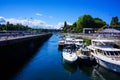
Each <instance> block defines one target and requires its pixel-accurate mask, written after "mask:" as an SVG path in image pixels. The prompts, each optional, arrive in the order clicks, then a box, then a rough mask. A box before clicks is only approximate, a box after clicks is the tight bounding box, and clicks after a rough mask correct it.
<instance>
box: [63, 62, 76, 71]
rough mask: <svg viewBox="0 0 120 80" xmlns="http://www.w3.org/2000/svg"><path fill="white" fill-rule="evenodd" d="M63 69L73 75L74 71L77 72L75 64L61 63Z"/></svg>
mask: <svg viewBox="0 0 120 80" xmlns="http://www.w3.org/2000/svg"><path fill="white" fill-rule="evenodd" d="M63 67H64V69H65V70H66V71H67V72H69V73H75V72H76V70H77V64H76V63H74V64H69V63H67V62H65V61H63Z"/></svg>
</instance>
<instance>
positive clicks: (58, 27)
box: [55, 22, 72, 29]
mask: <svg viewBox="0 0 120 80" xmlns="http://www.w3.org/2000/svg"><path fill="white" fill-rule="evenodd" d="M67 24H68V25H71V24H72V23H70V22H67ZM63 27H64V22H59V23H58V24H57V25H56V26H55V29H61V28H63Z"/></svg>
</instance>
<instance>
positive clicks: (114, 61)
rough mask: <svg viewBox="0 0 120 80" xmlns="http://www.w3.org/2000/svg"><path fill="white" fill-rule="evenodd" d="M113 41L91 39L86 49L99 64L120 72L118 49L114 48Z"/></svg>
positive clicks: (119, 51)
mask: <svg viewBox="0 0 120 80" xmlns="http://www.w3.org/2000/svg"><path fill="white" fill-rule="evenodd" d="M113 42H114V41H113V40H101V39H93V40H91V43H92V44H91V45H90V46H88V49H89V50H90V51H91V55H92V56H93V57H94V58H95V60H96V62H97V63H98V64H99V65H101V66H103V67H105V68H107V69H109V70H112V71H114V72H118V73H120V49H117V48H114V46H113Z"/></svg>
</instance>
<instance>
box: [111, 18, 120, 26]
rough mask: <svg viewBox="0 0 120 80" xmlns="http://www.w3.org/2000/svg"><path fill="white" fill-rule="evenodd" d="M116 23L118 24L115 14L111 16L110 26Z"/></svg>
mask: <svg viewBox="0 0 120 80" xmlns="http://www.w3.org/2000/svg"><path fill="white" fill-rule="evenodd" d="M117 25H119V22H118V17H117V16H115V17H112V20H111V22H110V26H117Z"/></svg>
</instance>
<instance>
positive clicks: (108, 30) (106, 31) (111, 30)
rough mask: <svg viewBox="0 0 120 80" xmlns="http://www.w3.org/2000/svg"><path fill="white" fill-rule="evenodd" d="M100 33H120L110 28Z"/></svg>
mask: <svg viewBox="0 0 120 80" xmlns="http://www.w3.org/2000/svg"><path fill="white" fill-rule="evenodd" d="M99 33H120V31H119V30H116V29H109V28H106V29H104V30H101V31H100V32H99Z"/></svg>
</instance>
